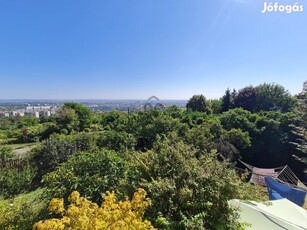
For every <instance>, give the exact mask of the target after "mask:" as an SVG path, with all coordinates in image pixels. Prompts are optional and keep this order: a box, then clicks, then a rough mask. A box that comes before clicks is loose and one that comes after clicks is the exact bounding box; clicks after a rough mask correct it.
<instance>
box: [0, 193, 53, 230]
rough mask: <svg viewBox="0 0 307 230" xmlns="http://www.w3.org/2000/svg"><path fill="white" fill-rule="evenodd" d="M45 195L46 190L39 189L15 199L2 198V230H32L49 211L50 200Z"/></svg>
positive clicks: (0, 225)
mask: <svg viewBox="0 0 307 230" xmlns="http://www.w3.org/2000/svg"><path fill="white" fill-rule="evenodd" d="M44 193H45V189H42V188H38V189H36V190H35V191H32V192H29V193H25V194H20V195H18V196H16V197H14V198H9V199H4V198H2V197H0V229H9V227H11V229H24V230H26V229H32V226H33V224H34V223H35V222H37V221H38V220H39V219H40V216H41V215H42V213H44V212H45V211H46V210H47V205H48V203H49V199H48V198H46V197H44Z"/></svg>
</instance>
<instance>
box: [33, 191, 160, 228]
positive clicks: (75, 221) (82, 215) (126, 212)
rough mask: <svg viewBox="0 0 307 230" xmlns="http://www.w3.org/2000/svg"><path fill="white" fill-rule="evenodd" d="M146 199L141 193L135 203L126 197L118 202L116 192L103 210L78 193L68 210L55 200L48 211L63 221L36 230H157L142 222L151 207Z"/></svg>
mask: <svg viewBox="0 0 307 230" xmlns="http://www.w3.org/2000/svg"><path fill="white" fill-rule="evenodd" d="M146 195H147V194H146V191H145V190H144V189H138V190H137V192H135V193H134V196H133V198H132V200H131V201H130V200H129V199H128V198H127V197H126V199H125V200H123V201H119V202H118V201H117V199H116V196H115V193H114V192H107V195H106V196H105V197H104V201H103V203H102V205H101V207H99V206H98V205H97V204H96V203H93V202H91V201H89V200H87V199H86V198H83V197H80V194H79V193H78V192H77V191H74V192H72V193H71V195H70V196H69V198H68V201H69V203H70V204H69V206H68V207H67V209H66V210H65V208H64V202H63V199H58V198H53V199H52V200H51V201H50V204H49V208H48V209H49V211H51V212H53V213H55V214H58V215H60V217H59V218H53V219H49V220H42V221H39V222H37V223H36V224H34V226H33V230H42V229H44V230H47V229H50V230H51V229H52V230H62V229H63V230H66V229H84V230H86V229H88V230H100V229H101V230H102V229H112V230H113V229H114V230H116V229H118V230H119V229H121V230H122V229H135V230H138V229H139V230H143V229H154V227H153V226H152V225H151V223H150V222H149V221H147V220H142V217H143V214H144V212H145V210H146V208H147V207H148V206H149V205H151V201H150V199H148V198H146Z"/></svg>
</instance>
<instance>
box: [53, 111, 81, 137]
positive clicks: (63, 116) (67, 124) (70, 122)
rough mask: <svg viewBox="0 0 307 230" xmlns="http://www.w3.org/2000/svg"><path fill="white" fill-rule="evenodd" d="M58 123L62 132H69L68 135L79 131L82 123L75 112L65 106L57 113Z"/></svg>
mask: <svg viewBox="0 0 307 230" xmlns="http://www.w3.org/2000/svg"><path fill="white" fill-rule="evenodd" d="M57 123H58V125H59V126H60V129H61V130H63V129H64V130H67V132H68V134H70V133H72V132H73V131H79V124H80V121H79V119H78V115H77V114H76V112H75V110H73V109H72V108H68V107H65V106H63V107H62V108H61V109H60V110H59V111H58V113H57Z"/></svg>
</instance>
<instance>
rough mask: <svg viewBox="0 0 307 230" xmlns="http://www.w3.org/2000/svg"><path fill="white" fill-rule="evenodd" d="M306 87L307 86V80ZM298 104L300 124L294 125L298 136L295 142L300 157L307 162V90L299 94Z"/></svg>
mask: <svg viewBox="0 0 307 230" xmlns="http://www.w3.org/2000/svg"><path fill="white" fill-rule="evenodd" d="M304 87H306V88H307V82H305V84H304ZM297 99H298V106H297V108H296V110H295V112H296V114H297V116H298V124H296V125H295V126H294V130H293V133H294V135H296V136H297V140H296V141H295V142H294V144H295V146H296V148H297V150H298V151H299V154H298V158H299V159H300V160H301V161H303V162H305V163H306V164H307V91H306V89H305V91H304V90H303V92H302V93H300V94H299V95H297Z"/></svg>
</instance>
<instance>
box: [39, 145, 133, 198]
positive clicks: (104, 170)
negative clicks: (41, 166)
mask: <svg viewBox="0 0 307 230" xmlns="http://www.w3.org/2000/svg"><path fill="white" fill-rule="evenodd" d="M126 172H127V168H126V162H125V160H124V158H123V157H120V156H119V155H118V154H117V153H115V152H114V151H110V150H106V149H103V150H101V151H99V152H96V153H89V152H82V153H80V154H77V155H74V156H72V157H71V158H69V160H68V161H67V162H65V163H63V164H62V165H61V166H60V167H58V168H57V169H56V170H55V171H54V172H51V173H49V174H47V175H46V176H45V177H44V178H43V181H44V182H45V184H46V186H47V187H48V189H49V191H50V192H51V194H54V195H55V196H57V197H62V196H67V195H68V194H70V193H71V192H72V191H74V190H78V191H80V192H81V193H82V194H84V196H85V197H87V198H90V199H91V200H92V201H94V202H97V203H101V201H102V198H103V196H104V192H106V191H114V190H116V189H117V187H118V185H119V183H120V181H121V180H122V179H123V178H124V177H125V173H126Z"/></svg>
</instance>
